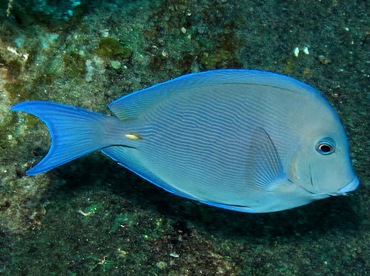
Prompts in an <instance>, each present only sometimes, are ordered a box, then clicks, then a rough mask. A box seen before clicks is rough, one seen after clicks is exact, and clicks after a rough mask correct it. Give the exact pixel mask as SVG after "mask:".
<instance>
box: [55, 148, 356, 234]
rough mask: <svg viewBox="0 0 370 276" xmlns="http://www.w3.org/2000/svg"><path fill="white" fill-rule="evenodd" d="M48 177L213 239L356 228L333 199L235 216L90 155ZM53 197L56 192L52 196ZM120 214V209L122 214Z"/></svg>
mask: <svg viewBox="0 0 370 276" xmlns="http://www.w3.org/2000/svg"><path fill="white" fill-rule="evenodd" d="M51 173H52V177H53V178H54V179H55V180H56V182H58V180H62V181H61V183H65V184H63V185H62V186H60V187H59V189H62V190H65V191H67V190H68V191H69V192H71V193H72V194H75V195H76V193H78V192H79V191H80V190H93V191H99V190H109V193H112V194H114V195H117V196H119V197H122V198H124V199H125V201H128V202H131V203H132V206H135V208H140V209H141V211H142V210H145V209H148V210H150V211H154V212H158V213H159V215H160V216H163V217H167V218H169V219H172V220H173V221H174V224H179V223H180V224H181V225H186V228H188V227H194V228H197V229H203V230H202V231H205V232H209V233H210V234H213V235H221V236H225V235H226V236H233V237H236V238H237V237H240V238H243V237H249V238H268V237H275V238H276V237H282V238H283V237H287V238H289V237H294V236H297V235H299V236H301V237H302V236H304V235H307V234H317V235H320V234H321V233H326V232H329V231H333V230H334V231H341V232H346V231H349V232H351V231H354V230H356V229H358V227H359V224H360V218H359V215H358V214H357V213H356V212H355V210H354V209H355V206H354V205H355V201H354V200H352V199H351V197H352V196H348V197H333V198H329V199H325V200H321V201H317V202H314V203H312V204H309V205H306V206H302V207H299V208H295V209H290V210H286V211H281V212H274V213H259V214H253V213H241V212H235V211H230V210H224V209H221V208H216V207H212V206H207V205H204V204H201V203H199V202H196V201H192V200H187V199H184V198H180V197H178V196H176V195H173V194H170V193H168V192H166V191H164V190H162V189H160V188H158V187H156V186H155V185H152V184H151V183H149V182H147V181H145V180H143V179H142V178H140V177H139V176H137V175H135V174H134V173H132V172H130V171H128V170H126V169H124V168H122V167H121V166H119V165H117V164H115V162H114V161H111V160H110V159H108V158H107V157H103V156H102V155H101V154H99V153H93V154H91V155H89V156H86V157H82V158H80V159H78V160H76V161H73V162H71V163H69V164H66V165H64V166H62V167H60V168H57V169H55V170H53V171H52V172H51ZM57 192H58V188H57V191H56V193H57ZM122 212H123V213H124V212H125V209H124V208H122Z"/></svg>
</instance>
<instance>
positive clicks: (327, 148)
mask: <svg viewBox="0 0 370 276" xmlns="http://www.w3.org/2000/svg"><path fill="white" fill-rule="evenodd" d="M319 150H320V151H322V152H324V153H328V152H330V151H331V146H329V145H320V146H319Z"/></svg>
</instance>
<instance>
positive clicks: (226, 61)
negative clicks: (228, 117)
mask: <svg viewBox="0 0 370 276" xmlns="http://www.w3.org/2000/svg"><path fill="white" fill-rule="evenodd" d="M369 6H370V4H369V1H365V0H363V1H361V0H357V1H356V0H355V1H341V0H322V1H312V0H307V1H306V0H302V1H294V0H291V1H288V0H287V1H282V0H275V1H272V0H268V1H252V0H251V1H249V0H239V1H237V0H213V1H211V0H203V1H202V0H177V1H172V0H153V1H144V0H138V1H123V0H112V1H88V0H81V1H75V0H61V1H55V0H54V1H52V0H49V1H46V0H27V1H26V0H24V1H20V0H2V1H1V2H0V275H368V274H370V211H369V209H370V170H369V163H370V162H369V161H370V150H369V148H370V142H369V141H370V139H369V138H370V137H369V136H370V135H369V130H370V128H369V121H370V116H369V112H370V81H369V63H370V61H369V57H370V55H369V49H370V47H369V46H370V18H369V14H368V12H369V10H370V7H369ZM218 68H248V69H258V70H266V71H272V72H277V73H282V74H286V75H289V76H292V77H294V78H296V79H298V80H301V81H304V82H306V83H308V84H310V85H312V86H313V87H315V88H317V89H318V90H320V91H321V92H322V93H323V94H324V96H325V98H326V99H327V100H328V101H329V102H330V103H331V104H332V105H333V106H334V108H335V110H336V111H337V112H338V114H339V116H340V118H341V121H342V123H343V125H344V127H345V129H346V131H347V134H348V138H349V141H350V145H351V156H352V161H353V166H354V170H355V172H356V174H357V175H358V177H359V178H360V181H361V184H360V187H359V188H358V190H356V191H355V192H352V193H350V194H349V195H348V196H345V197H335V198H329V199H325V200H322V201H318V202H315V203H312V204H309V205H307V206H303V207H299V208H296V209H292V210H288V211H283V212H277V213H269V214H248V213H238V212H232V211H227V210H222V209H219V208H214V207H210V206H206V205H203V204H200V203H197V202H195V201H189V200H186V199H183V198H179V197H176V196H174V195H171V194H169V193H167V192H165V191H162V190H161V189H159V188H157V187H155V186H154V185H152V184H149V183H148V182H146V181H145V180H143V179H141V178H140V177H138V176H136V175H134V174H133V173H131V172H129V171H127V170H126V169H124V168H122V167H120V166H119V165H117V164H116V163H115V162H114V161H112V160H110V159H109V158H108V157H106V156H103V155H102V154H101V153H99V152H96V153H93V154H90V155H88V156H85V157H83V158H80V159H78V160H76V161H73V162H71V163H69V164H66V165H64V166H62V167H60V168H57V169H54V170H52V171H51V172H48V173H46V174H42V175H38V176H36V177H27V176H26V175H25V171H26V170H27V169H28V168H30V167H31V166H32V165H33V164H35V163H37V162H38V161H39V160H41V158H42V157H43V156H44V155H45V154H46V153H47V151H48V148H49V136H48V131H47V129H46V126H45V125H44V124H43V123H42V122H41V121H39V120H38V119H36V118H35V117H32V116H29V115H26V114H16V113H14V112H10V111H9V108H10V107H11V106H12V105H13V104H15V103H17V102H20V101H25V100H34V99H42V100H50V101H56V102H61V103H65V104H70V105H75V106H80V107H84V108H87V109H91V110H95V111H99V112H103V113H105V114H108V109H107V107H106V106H107V104H109V103H110V102H112V101H113V100H115V99H117V98H119V97H121V96H123V95H125V94H127V93H130V92H132V91H135V90H138V89H142V88H145V87H148V86H151V85H153V84H156V83H159V82H161V81H166V80H168V79H171V78H174V77H177V76H180V75H182V74H185V73H190V72H198V71H205V70H210V69H218Z"/></svg>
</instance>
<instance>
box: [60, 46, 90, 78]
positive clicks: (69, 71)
mask: <svg viewBox="0 0 370 276" xmlns="http://www.w3.org/2000/svg"><path fill="white" fill-rule="evenodd" d="M63 62H64V68H65V74H66V76H67V77H68V78H73V77H75V76H80V77H84V76H85V75H86V73H87V70H86V60H85V58H84V57H83V56H82V55H80V54H78V53H75V52H71V53H69V54H65V55H64V56H63Z"/></svg>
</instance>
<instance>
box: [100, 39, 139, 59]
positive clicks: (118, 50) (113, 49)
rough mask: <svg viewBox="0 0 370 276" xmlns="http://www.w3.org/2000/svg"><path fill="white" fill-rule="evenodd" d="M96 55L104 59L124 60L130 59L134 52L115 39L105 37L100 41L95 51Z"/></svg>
mask: <svg viewBox="0 0 370 276" xmlns="http://www.w3.org/2000/svg"><path fill="white" fill-rule="evenodd" d="M94 53H95V54H96V55H98V56H100V57H104V58H109V59H113V58H117V57H118V58H122V59H128V58H130V57H131V55H132V50H131V49H130V48H128V47H125V46H124V45H122V44H121V42H120V41H119V40H118V39H116V38H114V37H105V38H102V39H101V40H100V41H99V45H98V47H97V48H96V49H95V50H94Z"/></svg>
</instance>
